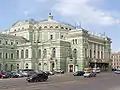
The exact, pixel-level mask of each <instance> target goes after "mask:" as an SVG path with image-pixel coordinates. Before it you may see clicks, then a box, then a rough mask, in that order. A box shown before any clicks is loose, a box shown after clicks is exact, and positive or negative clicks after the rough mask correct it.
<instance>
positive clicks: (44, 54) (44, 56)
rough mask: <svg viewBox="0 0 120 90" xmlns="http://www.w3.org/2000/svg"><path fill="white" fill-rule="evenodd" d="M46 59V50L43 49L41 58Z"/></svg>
mask: <svg viewBox="0 0 120 90" xmlns="http://www.w3.org/2000/svg"><path fill="white" fill-rule="evenodd" d="M46 57H47V50H46V49H44V50H43V58H46Z"/></svg>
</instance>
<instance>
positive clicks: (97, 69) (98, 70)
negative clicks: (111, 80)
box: [92, 67, 101, 73]
mask: <svg viewBox="0 0 120 90" xmlns="http://www.w3.org/2000/svg"><path fill="white" fill-rule="evenodd" d="M92 71H93V72H95V73H100V72H101V70H100V68H99V67H97V68H93V70H92Z"/></svg>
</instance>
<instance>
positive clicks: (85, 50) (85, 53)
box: [85, 48, 87, 57]
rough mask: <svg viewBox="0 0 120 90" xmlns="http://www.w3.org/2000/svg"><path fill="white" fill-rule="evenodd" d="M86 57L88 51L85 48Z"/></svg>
mask: <svg viewBox="0 0 120 90" xmlns="http://www.w3.org/2000/svg"><path fill="white" fill-rule="evenodd" d="M85 57H87V49H86V48H85Z"/></svg>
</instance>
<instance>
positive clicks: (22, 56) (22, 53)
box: [21, 50, 24, 58]
mask: <svg viewBox="0 0 120 90" xmlns="http://www.w3.org/2000/svg"><path fill="white" fill-rule="evenodd" d="M21 58H24V50H21Z"/></svg>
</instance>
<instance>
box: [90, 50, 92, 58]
mask: <svg viewBox="0 0 120 90" xmlns="http://www.w3.org/2000/svg"><path fill="white" fill-rule="evenodd" d="M90 58H92V50H91V49H90Z"/></svg>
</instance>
